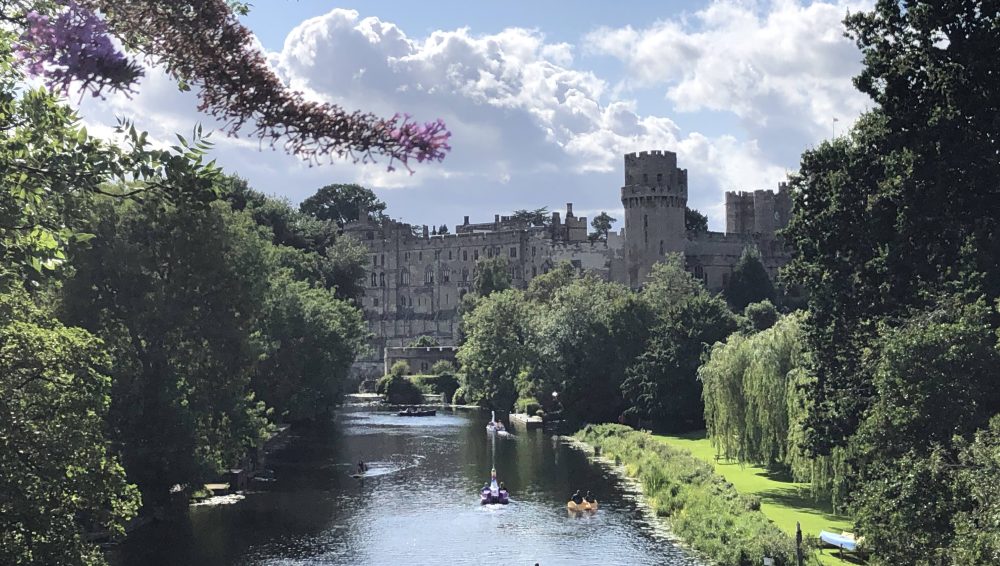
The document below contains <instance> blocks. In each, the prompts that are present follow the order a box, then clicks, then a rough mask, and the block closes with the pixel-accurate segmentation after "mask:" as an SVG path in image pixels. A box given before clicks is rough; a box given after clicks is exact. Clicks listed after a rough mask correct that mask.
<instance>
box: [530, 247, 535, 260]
mask: <svg viewBox="0 0 1000 566" xmlns="http://www.w3.org/2000/svg"><path fill="white" fill-rule="evenodd" d="M531 257H535V246H531Z"/></svg>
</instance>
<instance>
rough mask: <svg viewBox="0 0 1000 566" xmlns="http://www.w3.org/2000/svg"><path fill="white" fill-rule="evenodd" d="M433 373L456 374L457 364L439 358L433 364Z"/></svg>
mask: <svg viewBox="0 0 1000 566" xmlns="http://www.w3.org/2000/svg"><path fill="white" fill-rule="evenodd" d="M431 373H432V374H433V375H455V365H454V364H452V363H451V362H449V361H448V360H438V361H436V362H434V365H432V366H431Z"/></svg>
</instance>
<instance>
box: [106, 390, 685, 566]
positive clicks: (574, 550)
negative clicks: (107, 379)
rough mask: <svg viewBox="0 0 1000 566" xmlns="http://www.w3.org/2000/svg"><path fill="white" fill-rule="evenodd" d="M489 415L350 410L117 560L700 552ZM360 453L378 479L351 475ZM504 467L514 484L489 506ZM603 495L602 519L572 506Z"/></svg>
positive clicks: (540, 434)
mask: <svg viewBox="0 0 1000 566" xmlns="http://www.w3.org/2000/svg"><path fill="white" fill-rule="evenodd" d="M488 420H489V415H488V414H485V413H483V412H479V411H470V410H455V411H452V410H444V411H441V410H439V411H438V414H437V416H434V417H399V416H396V415H395V414H394V413H390V412H386V411H377V410H372V409H363V408H354V409H351V408H348V409H344V410H342V411H340V412H338V414H337V417H336V419H335V421H334V422H333V423H331V425H330V427H329V428H328V430H324V431H311V432H309V433H298V436H297V437H295V438H293V439H292V441H291V442H290V443H289V444H288V446H287V447H286V448H285V449H283V450H281V451H280V452H278V453H276V454H274V455H272V456H271V457H270V459H269V462H268V466H269V467H270V468H272V469H273V470H274V472H275V473H274V477H275V480H274V481H272V482H255V487H254V491H251V492H250V493H247V494H246V495H245V497H244V498H243V499H242V500H239V501H237V502H235V503H232V504H219V505H202V506H194V507H190V508H189V510H188V512H187V513H186V514H185V515H184V516H183V517H180V518H178V519H176V520H171V521H162V522H158V523H155V524H152V525H149V526H146V527H143V528H141V529H139V530H137V531H135V532H134V533H132V534H131V535H129V537H128V538H127V539H126V540H125V542H124V543H122V544H121V545H120V546H119V547H118V548H117V549H115V550H114V551H113V552H112V554H111V559H112V563H113V564H115V565H116V566H175V565H176V566H181V565H183V566H189V565H198V566H222V565H226V566H228V565H251V564H252V565H258V564H260V565H264V564H267V565H300V564H302V565H304V564H449V565H450V564H477V565H478V564H495V565H501V564H504V565H506V564H528V565H531V564H535V563H539V564H542V565H550V564H629V565H639V564H657V565H659V564H667V565H695V564H698V563H699V562H698V561H697V560H695V559H694V558H693V557H692V555H691V554H690V553H689V552H688V551H686V550H683V549H681V548H679V547H677V546H675V545H673V544H672V543H671V542H670V541H669V540H668V539H667V538H665V537H664V535H663V533H662V531H661V530H660V529H657V528H655V527H654V526H653V525H651V524H650V523H649V522H647V520H646V519H645V517H646V516H647V515H646V513H645V512H643V510H642V509H640V508H639V505H638V503H637V501H636V498H635V496H634V495H633V494H632V493H631V492H630V490H628V489H627V486H626V485H625V484H624V483H623V482H622V481H621V480H619V479H618V478H617V477H615V476H614V475H613V474H611V473H610V472H609V471H608V470H607V468H606V467H604V466H601V465H600V464H597V463H594V462H592V461H591V460H590V459H589V458H588V457H587V455H586V454H585V453H583V452H582V451H580V450H577V449H575V448H573V447H572V446H570V445H569V444H568V443H566V442H565V441H563V440H560V439H559V438H558V437H555V436H553V435H552V434H551V433H549V432H545V431H541V430H533V431H524V430H518V429H512V432H514V433H515V435H516V437H515V438H514V439H503V438H491V437H490V436H489V435H487V433H486V431H485V428H484V427H485V424H486V422H487V421H488ZM358 460H364V461H366V462H368V463H369V465H370V466H371V469H370V471H369V475H370V476H371V477H368V478H366V479H364V480H358V479H354V478H352V477H351V475H350V474H351V473H353V472H354V466H356V464H357V462H358ZM493 465H495V466H496V469H497V475H498V477H499V479H500V480H502V481H504V482H505V483H506V484H507V487H508V488H509V490H510V492H511V500H512V501H511V503H510V504H509V505H506V506H500V505H495V506H481V505H480V504H479V495H478V489H479V488H480V487H482V485H483V482H484V481H486V480H487V479H488V478H489V472H490V467H491V466H493ZM575 489H590V490H592V491H593V493H594V494H595V495H596V497H597V498H598V500H599V503H600V509H599V511H598V512H597V513H596V514H588V515H584V516H571V515H570V514H569V513H568V512H567V511H566V507H565V505H566V501H567V498H568V497H569V495H570V494H571V493H572V491H573V490H575Z"/></svg>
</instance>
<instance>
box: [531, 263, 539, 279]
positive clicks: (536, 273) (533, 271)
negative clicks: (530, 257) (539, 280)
mask: <svg viewBox="0 0 1000 566" xmlns="http://www.w3.org/2000/svg"><path fill="white" fill-rule="evenodd" d="M536 275H538V270H537V269H535V266H534V265H532V266H531V276H532V277H534V276H536Z"/></svg>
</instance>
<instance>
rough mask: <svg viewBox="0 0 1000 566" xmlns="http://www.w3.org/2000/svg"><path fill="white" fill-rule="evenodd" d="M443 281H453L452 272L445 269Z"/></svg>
mask: <svg viewBox="0 0 1000 566" xmlns="http://www.w3.org/2000/svg"><path fill="white" fill-rule="evenodd" d="M441 281H442V282H444V283H448V282H449V281H451V272H450V271H448V270H447V269H445V270H444V272H443V273H441Z"/></svg>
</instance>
